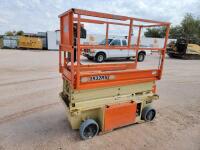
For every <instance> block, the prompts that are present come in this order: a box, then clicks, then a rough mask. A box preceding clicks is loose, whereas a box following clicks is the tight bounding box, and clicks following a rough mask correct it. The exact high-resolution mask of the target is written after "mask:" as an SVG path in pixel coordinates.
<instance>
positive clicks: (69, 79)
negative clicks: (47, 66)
mask: <svg viewBox="0 0 200 150" xmlns="http://www.w3.org/2000/svg"><path fill="white" fill-rule="evenodd" d="M59 17H60V31H61V43H60V47H59V71H60V73H61V74H62V78H63V91H62V92H61V93H60V96H61V99H62V101H63V102H64V104H65V106H66V112H67V118H68V120H69V122H70V125H71V127H72V129H79V132H80V136H81V138H82V139H84V140H85V139H89V138H92V137H94V136H95V135H97V134H98V133H106V132H110V131H112V130H114V129H116V128H119V127H122V126H126V125H129V124H134V123H141V122H145V121H151V120H153V119H154V117H155V115H156V111H155V109H154V108H152V106H151V104H152V102H153V101H154V100H156V99H158V95H157V93H156V80H159V79H161V76H162V70H163V64H164V58H165V51H166V43H167V40H168V34H169V28H170V23H168V22H159V21H153V20H146V19H139V18H133V17H126V16H119V15H113V14H107V13H100V12H94V11H87V10H81V9H70V10H68V11H67V12H65V13H63V14H61V15H60V16H59ZM134 22H139V24H134ZM84 23H91V24H98V25H106V31H105V32H106V33H105V36H106V41H107V42H106V44H105V45H85V44H82V43H81V42H80V39H81V37H84V38H85V37H86V32H85V30H84V29H83V26H84ZM109 25H120V26H122V27H123V26H125V27H128V28H129V31H128V35H127V36H128V45H127V46H109V45H108V37H109ZM157 26H165V27H166V29H167V30H166V36H165V42H164V46H163V47H162V48H158V47H156V48H143V47H140V37H141V33H142V29H143V28H148V27H157ZM136 28H137V29H138V39H137V44H136V45H134V46H132V44H131V35H132V31H133V30H135V29H136ZM94 48H95V49H108V50H113V49H115V50H116V49H117V50H128V49H129V50H134V51H136V54H137V53H138V51H139V50H142V49H145V50H156V51H158V52H159V53H160V60H159V62H160V63H159V66H158V68H157V69H146V70H142V69H138V68H137V58H136V59H134V60H133V61H131V62H128V63H127V62H126V63H125V62H124V63H120V64H118V63H110V64H104V63H103V64H82V63H81V52H82V51H83V50H84V49H94ZM136 57H137V55H136Z"/></svg>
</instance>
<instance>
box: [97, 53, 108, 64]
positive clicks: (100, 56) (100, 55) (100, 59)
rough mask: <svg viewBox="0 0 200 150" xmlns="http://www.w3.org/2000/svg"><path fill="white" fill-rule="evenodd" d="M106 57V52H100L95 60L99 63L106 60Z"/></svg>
mask: <svg viewBox="0 0 200 150" xmlns="http://www.w3.org/2000/svg"><path fill="white" fill-rule="evenodd" d="M105 59H106V56H105V54H104V53H98V54H97V55H96V56H95V60H96V62H98V63H102V62H104V60H105Z"/></svg>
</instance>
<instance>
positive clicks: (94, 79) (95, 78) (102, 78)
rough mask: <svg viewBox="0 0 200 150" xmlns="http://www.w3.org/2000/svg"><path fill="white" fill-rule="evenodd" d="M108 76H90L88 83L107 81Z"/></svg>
mask: <svg viewBox="0 0 200 150" xmlns="http://www.w3.org/2000/svg"><path fill="white" fill-rule="evenodd" d="M109 77H110V76H92V77H90V81H97V80H109Z"/></svg>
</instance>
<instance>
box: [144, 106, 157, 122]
mask: <svg viewBox="0 0 200 150" xmlns="http://www.w3.org/2000/svg"><path fill="white" fill-rule="evenodd" d="M155 116H156V110H155V109H153V108H151V107H148V106H147V107H145V108H144V109H143V110H142V120H145V121H152V120H153V119H154V118H155Z"/></svg>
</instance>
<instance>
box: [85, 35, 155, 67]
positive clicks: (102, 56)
mask: <svg viewBox="0 0 200 150" xmlns="http://www.w3.org/2000/svg"><path fill="white" fill-rule="evenodd" d="M127 43H128V41H127V39H119V38H113V39H111V38H109V39H108V44H109V45H110V46H127ZM105 44H106V40H105V39H104V40H103V41H101V42H100V43H99V45H105ZM147 54H151V51H145V50H139V51H138V61H139V62H142V61H144V59H145V56H146V55H147ZM83 56H85V57H87V58H88V59H89V60H94V61H96V62H98V63H101V62H103V61H105V60H108V59H111V58H126V59H130V58H134V57H135V56H136V51H134V50H122V49H121V50H120V49H117V50H106V49H85V50H84V52H83Z"/></svg>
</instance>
